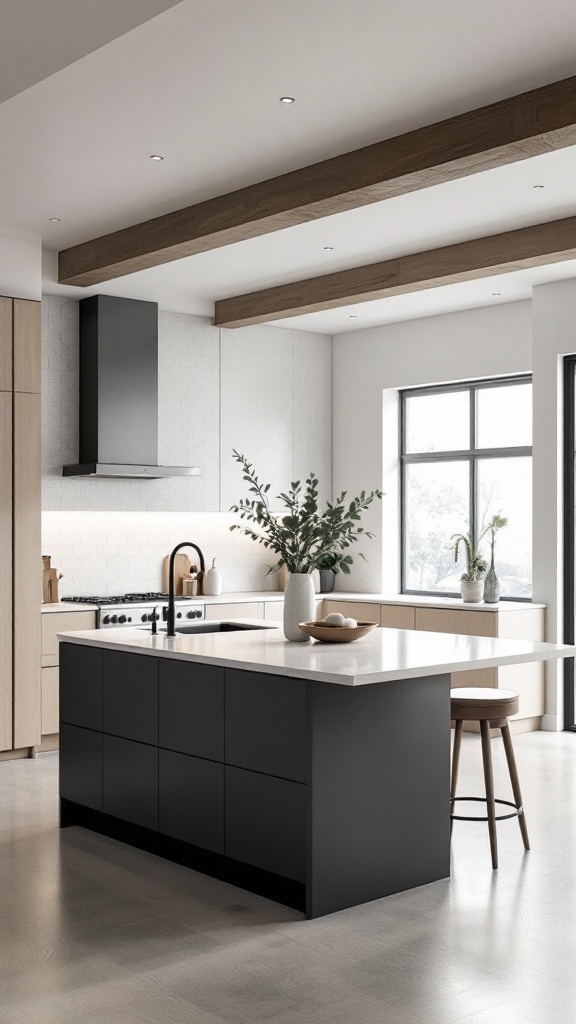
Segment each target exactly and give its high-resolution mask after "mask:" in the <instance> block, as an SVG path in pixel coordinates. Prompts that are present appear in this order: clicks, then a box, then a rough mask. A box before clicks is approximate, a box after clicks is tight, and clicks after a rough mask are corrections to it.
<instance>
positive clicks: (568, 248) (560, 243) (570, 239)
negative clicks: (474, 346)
mask: <svg viewBox="0 0 576 1024" xmlns="http://www.w3.org/2000/svg"><path fill="white" fill-rule="evenodd" d="M573 259H576V217H567V218H566V219H565V220H555V221H550V222H548V223H546V224H535V225H532V226H531V227H527V228H519V229H518V230H516V231H506V232H503V233H502V234H500V235H489V236H487V237H486V238H474V239H471V240H470V241H466V242H459V243H457V244H456V245H447V246H443V247H442V248H440V249H430V250H429V251H427V252H417V253H412V254H411V255H409V256H399V257H398V258H397V259H391V260H385V261H384V262H382V263H372V264H370V265H368V266H364V267H354V268H353V269H352V270H341V271H339V272H337V273H334V274H326V275H324V276H323V277H313V278H310V279H308V280H305V281H295V282H293V283H292V284H284V285H279V286H278V287H276V288H265V289H264V290H263V291H258V292H252V293H250V294H248V295H237V296H235V297H234V298H230V299H221V300H220V301H219V302H216V310H215V312H216V319H215V322H216V325H217V326H219V327H246V326H248V325H249V324H261V323H269V322H270V321H272V320H280V319H284V318H286V317H293V316H300V315H302V314H303V313H319V312H321V311H322V310H326V309H337V308H339V307H340V306H350V305H354V304H356V303H361V302H371V301H373V300H374V299H384V298H388V297H389V296H391V295H405V294H406V293H408V292H416V291H424V290H426V289H429V288H439V287H441V286H442V285H447V284H458V283H460V282H463V281H475V280H477V279H479V278H484V277H493V276H495V275H496V274H505V273H511V272H512V271H514V270H525V269H526V268H529V267H541V266H544V265H546V264H551V263H560V262H562V261H564V260H573Z"/></svg>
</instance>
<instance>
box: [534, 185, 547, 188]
mask: <svg viewBox="0 0 576 1024" xmlns="http://www.w3.org/2000/svg"><path fill="white" fill-rule="evenodd" d="M532 188H544V185H533V186H532Z"/></svg>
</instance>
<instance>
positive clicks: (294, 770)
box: [60, 642, 450, 918]
mask: <svg viewBox="0 0 576 1024" xmlns="http://www.w3.org/2000/svg"><path fill="white" fill-rule="evenodd" d="M60 662H61V667H60V672H61V730H60V736H61V748H60V758H61V768H60V773H61V774H60V798H61V817H60V824H61V826H62V827H67V826H70V825H80V826H82V827H84V828H88V829H92V830H94V831H96V832H99V833H103V834H105V835H107V836H111V837H112V838H114V839H117V840H120V841H122V842H125V843H129V844H131V845H133V846H136V847H138V848H140V849H145V850H148V851H150V852H152V853H154V854H157V855H159V856H162V857H166V858H168V859H170V860H174V861H177V862H178V863H181V864H185V865H187V866H189V867H192V868H194V869H196V870H198V871H201V872H204V873H206V874H209V875H212V876H215V877H217V878H220V879H222V880H225V881H227V882H231V883H233V884H235V885H238V886H240V887H243V888H246V889H249V890H251V891H254V892H258V893H260V894H262V895H264V896H266V897H268V898H271V899H274V900H277V901H279V902H281V903H285V904H287V905H289V906H291V907H295V908H297V909H299V910H301V911H302V912H304V913H305V914H306V915H307V917H309V918H315V917H319V916H322V915H323V914H329V913H332V912H334V911H337V910H342V909H344V908H347V907H352V906H355V905H357V904H360V903H364V902H367V901H369V900H375V899H379V898H380V897H383V896H388V895H390V894H392V893H396V892H400V891H402V890H405V889H410V888H413V887H414V886H419V885H424V884H425V883H427V882H433V881H436V880H437V879H440V878H445V877H447V876H448V875H449V871H450V848H449V841H450V806H449V799H448V794H449V770H450V769H449V751H450V710H449V708H450V677H449V675H447V674H444V675H431V676H427V677H419V678H411V679H401V680H395V681H389V682H382V683H375V684H373V685H370V686H359V687H348V686H339V685H333V684H331V683H328V682H320V681H316V680H310V679H300V678H291V677H289V676H281V675H276V674H274V675H273V674H266V673H263V672H255V671H244V670H241V669H236V668H228V667H222V666H218V665H206V664H201V663H194V662H191V661H183V660H181V661H176V660H170V659H169V658H166V657H163V658H157V657H151V656H149V655H148V656H144V655H139V654H133V653H127V652H125V651H124V652H121V651H113V650H107V649H101V648H99V647H96V646H82V644H80V643H73V642H67V643H64V644H62V651H61V659H60Z"/></svg>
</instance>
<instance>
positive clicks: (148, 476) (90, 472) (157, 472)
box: [62, 462, 204, 480]
mask: <svg viewBox="0 0 576 1024" xmlns="http://www.w3.org/2000/svg"><path fill="white" fill-rule="evenodd" d="M203 475H204V470H203V468H202V467H201V466H124V465H116V464H110V463H102V462H87V463H84V464H83V465H80V466H64V467H63V469H62V476H91V477H102V478H106V477H108V478H110V477H114V478H116V479H118V478H121V477H124V478H126V479H134V477H137V478H138V479H140V480H161V479H163V478H164V477H169V476H203Z"/></svg>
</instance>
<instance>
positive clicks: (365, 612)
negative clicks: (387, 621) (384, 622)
mask: <svg viewBox="0 0 576 1024" xmlns="http://www.w3.org/2000/svg"><path fill="white" fill-rule="evenodd" d="M380 607H381V606H380V605H379V604H369V603H368V602H366V604H363V603H362V602H361V601H326V606H325V609H324V614H325V615H327V614H328V613H329V612H340V614H341V615H344V616H345V617H346V618H347V619H356V620H357V621H358V622H359V621H360V620H362V622H377V623H378V625H380Z"/></svg>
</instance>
